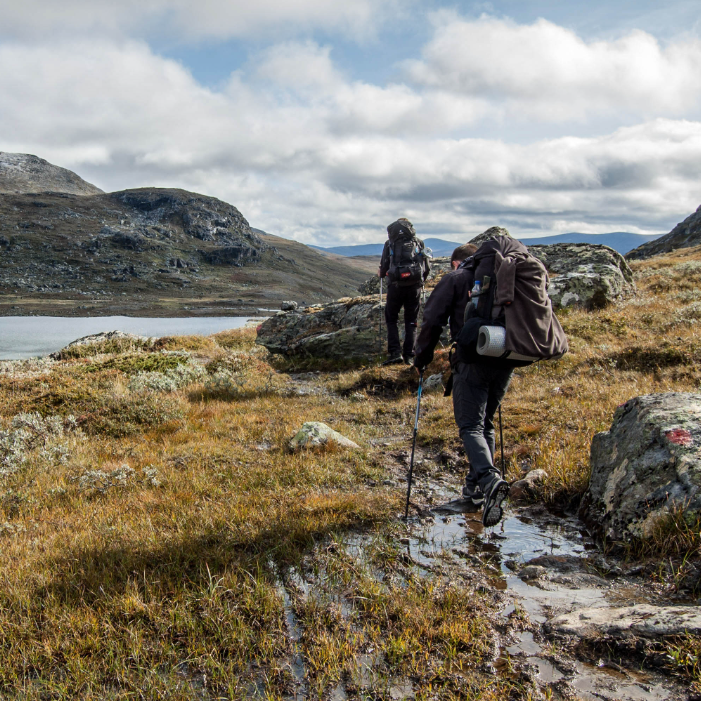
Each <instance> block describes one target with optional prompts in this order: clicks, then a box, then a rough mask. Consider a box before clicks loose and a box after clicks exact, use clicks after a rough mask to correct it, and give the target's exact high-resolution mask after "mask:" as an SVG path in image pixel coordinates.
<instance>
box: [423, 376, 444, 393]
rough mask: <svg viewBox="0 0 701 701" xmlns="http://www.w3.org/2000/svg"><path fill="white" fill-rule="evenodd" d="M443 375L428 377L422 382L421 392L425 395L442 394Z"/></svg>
mask: <svg viewBox="0 0 701 701" xmlns="http://www.w3.org/2000/svg"><path fill="white" fill-rule="evenodd" d="M443 390H444V387H443V375H441V373H437V374H436V375H429V376H428V377H427V378H426V379H425V380H424V385H423V391H424V392H425V393H427V394H428V393H431V392H443Z"/></svg>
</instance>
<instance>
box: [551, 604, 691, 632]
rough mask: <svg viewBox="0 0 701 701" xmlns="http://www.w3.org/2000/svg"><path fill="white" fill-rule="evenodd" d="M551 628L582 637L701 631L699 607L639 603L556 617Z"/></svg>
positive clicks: (575, 612) (554, 630) (583, 610)
mask: <svg viewBox="0 0 701 701" xmlns="http://www.w3.org/2000/svg"><path fill="white" fill-rule="evenodd" d="M547 627H548V628H549V629H550V631H552V632H554V633H560V634H561V635H574V636H576V637H578V638H600V637H601V636H607V637H612V638H618V639H625V638H639V637H643V638H656V637H659V636H661V635H662V636H665V635H685V634H686V633H689V634H691V635H698V634H699V633H701V611H699V609H698V607H697V606H693V607H692V606H651V605H650V604H637V605H636V606H624V607H621V608H611V607H608V606H605V607H597V608H586V609H580V610H579V611H574V612H573V613H566V614H563V615H561V616H556V617H555V618H553V619H551V620H550V621H549V622H548V624H547Z"/></svg>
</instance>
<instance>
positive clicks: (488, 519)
mask: <svg viewBox="0 0 701 701" xmlns="http://www.w3.org/2000/svg"><path fill="white" fill-rule="evenodd" d="M508 494H509V483H508V482H505V481H504V480H503V479H501V478H500V477H497V478H495V480H494V482H492V484H491V485H490V486H489V489H488V490H487V495H486V499H485V502H484V511H482V525H483V526H484V527H485V528H491V527H492V526H496V525H497V523H499V521H501V517H502V516H503V515H504V510H503V509H502V508H501V503H502V502H503V501H504V499H506V497H507V496H508Z"/></svg>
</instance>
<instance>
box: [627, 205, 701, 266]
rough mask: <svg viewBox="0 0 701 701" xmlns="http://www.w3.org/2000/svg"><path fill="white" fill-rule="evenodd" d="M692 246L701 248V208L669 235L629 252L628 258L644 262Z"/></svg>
mask: <svg viewBox="0 0 701 701" xmlns="http://www.w3.org/2000/svg"><path fill="white" fill-rule="evenodd" d="M692 246H701V206H700V207H699V208H698V209H697V210H696V211H695V212H694V213H693V214H691V215H689V216H688V217H687V218H686V219H685V220H684V221H683V222H681V223H680V224H677V225H676V226H675V227H674V228H673V229H672V230H671V231H670V232H669V233H668V234H665V235H664V236H660V238H658V239H655V240H654V241H649V242H648V243H644V244H643V245H642V246H638V247H637V248H634V249H633V250H632V251H628V253H626V258H627V259H628V260H642V259H644V258H651V257H652V256H656V255H659V254H660V253H669V252H670V251H674V250H676V249H677V248H691V247H692Z"/></svg>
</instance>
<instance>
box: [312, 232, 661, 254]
mask: <svg viewBox="0 0 701 701" xmlns="http://www.w3.org/2000/svg"><path fill="white" fill-rule="evenodd" d="M661 235H662V234H631V233H629V232H627V231H614V232H611V233H610V234H580V233H576V232H575V233H571V234H558V235H557V236H539V237H537V238H530V239H522V240H523V243H525V244H526V246H542V245H547V244H551V243H599V244H603V245H604V246H609V247H611V248H613V250H614V251H618V252H619V253H620V254H621V255H623V254H625V253H627V252H628V251H630V250H632V249H633V248H636V247H637V246H640V245H642V244H644V243H647V242H648V241H652V240H654V239H656V238H658V237H659V236H661ZM424 243H425V244H426V245H427V246H428V247H429V248H430V249H431V250H432V251H433V255H434V256H436V257H439V256H449V255H450V254H451V253H452V252H453V250H454V249H455V248H456V247H457V246H459V245H460V244H459V243H458V242H456V241H446V240H445V239H437V238H427V239H424ZM383 246H384V243H364V244H358V245H356V246H332V247H330V248H323V247H321V246H312V248H317V249H319V250H322V251H328V252H329V253H335V254H336V255H340V256H379V255H382V247H383Z"/></svg>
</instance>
